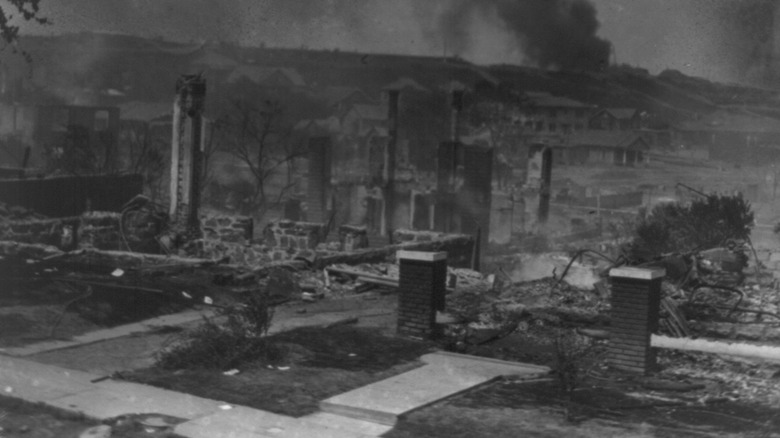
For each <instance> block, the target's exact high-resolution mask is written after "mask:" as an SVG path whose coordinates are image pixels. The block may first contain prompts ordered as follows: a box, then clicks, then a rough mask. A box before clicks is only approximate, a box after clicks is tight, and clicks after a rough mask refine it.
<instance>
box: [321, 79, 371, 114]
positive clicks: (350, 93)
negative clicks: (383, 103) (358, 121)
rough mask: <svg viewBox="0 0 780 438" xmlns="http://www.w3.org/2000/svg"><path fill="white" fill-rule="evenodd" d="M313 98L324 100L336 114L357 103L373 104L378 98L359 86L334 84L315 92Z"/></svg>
mask: <svg viewBox="0 0 780 438" xmlns="http://www.w3.org/2000/svg"><path fill="white" fill-rule="evenodd" d="M312 97H313V98H315V99H318V100H320V101H324V102H325V105H326V106H327V107H328V109H330V110H331V111H333V112H334V113H336V114H341V113H343V112H344V111H346V110H348V109H349V108H351V107H352V105H355V104H362V105H371V104H376V103H377V102H376V100H375V99H372V98H371V97H369V96H368V94H366V93H365V92H363V90H361V89H360V88H357V87H343V86H332V87H326V88H325V89H323V90H321V91H319V92H317V93H314V94H313V95H312Z"/></svg>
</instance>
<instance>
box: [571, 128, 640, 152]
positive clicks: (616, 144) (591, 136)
mask: <svg viewBox="0 0 780 438" xmlns="http://www.w3.org/2000/svg"><path fill="white" fill-rule="evenodd" d="M637 142H642V143H644V145H645V146H647V142H646V141H645V140H644V138H642V136H640V135H639V134H635V133H633V132H622V131H604V130H586V131H578V132H574V133H572V134H570V135H569V136H568V138H567V141H566V142H565V143H564V146H569V147H578V146H599V147H608V148H628V147H631V146H633V145H634V144H636V143H637Z"/></svg>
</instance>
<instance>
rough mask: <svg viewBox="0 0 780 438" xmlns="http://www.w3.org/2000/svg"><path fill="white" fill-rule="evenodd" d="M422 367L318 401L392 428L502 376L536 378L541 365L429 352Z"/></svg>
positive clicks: (330, 408) (341, 412) (327, 409)
mask: <svg viewBox="0 0 780 438" xmlns="http://www.w3.org/2000/svg"><path fill="white" fill-rule="evenodd" d="M420 359H421V360H422V361H423V362H425V364H426V365H425V366H423V367H420V368H417V369H414V370H412V371H409V372H406V373H403V374H400V375H397V376H394V377H391V378H389V379H385V380H382V381H380V382H376V383H373V384H371V385H368V386H364V387H362V388H358V389H355V390H352V391H349V392H346V393H344V394H340V395H337V396H335V397H331V398H329V399H327V400H324V401H322V402H320V409H322V410H323V411H325V412H330V413H334V414H339V415H344V416H347V417H352V418H357V419H362V420H366V421H372V422H376V423H380V424H386V425H390V426H392V425H394V424H395V423H396V421H398V418H400V417H401V416H402V415H405V414H408V413H410V412H412V411H415V410H417V409H420V408H423V407H425V406H428V405H430V404H432V403H435V402H438V401H441V400H444V399H446V398H449V397H452V396H454V395H457V394H460V393H461V392H463V391H466V390H469V389H473V388H475V387H478V386H480V385H484V384H486V383H489V382H491V381H493V380H495V379H497V378H500V377H502V376H515V377H518V378H521V379H536V378H539V377H542V376H544V375H546V374H548V373H549V372H550V369H549V368H547V367H543V366H537V365H528V364H521V363H515V362H506V361H501V360H495V359H486V358H480V357H476V356H467V355H463V354H454V353H444V352H439V353H431V354H426V355H425V356H423V357H421V358H420Z"/></svg>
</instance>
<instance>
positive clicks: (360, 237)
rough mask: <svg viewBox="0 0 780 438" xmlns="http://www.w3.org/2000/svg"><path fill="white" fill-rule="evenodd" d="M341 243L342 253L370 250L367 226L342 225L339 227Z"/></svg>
mask: <svg viewBox="0 0 780 438" xmlns="http://www.w3.org/2000/svg"><path fill="white" fill-rule="evenodd" d="M339 243H340V246H341V250H342V251H355V250H358V249H364V248H368V229H367V228H366V227H365V226H357V225H342V226H340V227H339Z"/></svg>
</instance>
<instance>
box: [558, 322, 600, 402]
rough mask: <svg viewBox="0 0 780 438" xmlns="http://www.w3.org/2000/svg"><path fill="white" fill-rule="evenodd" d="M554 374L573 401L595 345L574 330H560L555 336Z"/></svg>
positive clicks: (562, 389)
mask: <svg viewBox="0 0 780 438" xmlns="http://www.w3.org/2000/svg"><path fill="white" fill-rule="evenodd" d="M554 346H555V365H554V372H555V375H556V377H557V378H558V384H559V385H560V389H561V391H562V392H563V393H564V395H565V396H566V397H568V398H569V399H571V397H572V396H573V394H574V391H575V390H576V389H577V387H578V386H579V384H580V381H581V380H582V377H583V374H584V371H585V370H584V369H583V365H584V363H585V362H586V361H587V357H588V356H589V355H591V354H592V353H593V352H594V346H595V344H594V343H593V342H592V341H590V340H589V339H587V338H585V337H584V336H580V335H579V334H577V333H576V332H575V331H574V330H566V329H558V332H557V333H556V336H555V344H554Z"/></svg>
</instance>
